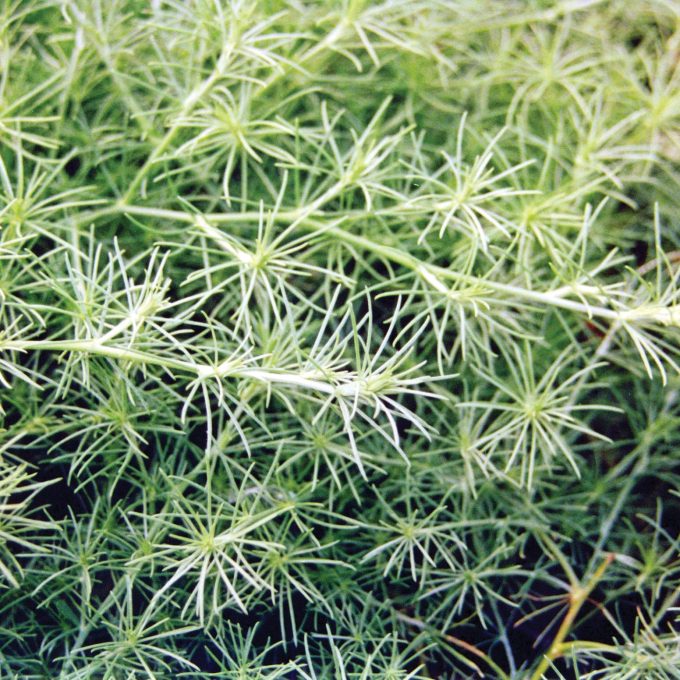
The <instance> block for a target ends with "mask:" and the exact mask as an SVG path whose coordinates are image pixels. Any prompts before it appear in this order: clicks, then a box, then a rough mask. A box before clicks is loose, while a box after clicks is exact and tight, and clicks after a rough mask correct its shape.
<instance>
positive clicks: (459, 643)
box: [395, 610, 510, 680]
mask: <svg viewBox="0 0 680 680" xmlns="http://www.w3.org/2000/svg"><path fill="white" fill-rule="evenodd" d="M395 616H396V617H397V619H398V620H399V621H403V622H404V623H407V624H408V625H409V626H413V627H414V628H418V629H419V630H425V631H427V632H428V633H431V634H433V635H436V636H437V637H440V638H442V640H446V642H449V643H451V644H452V645H454V646H456V647H459V648H461V649H464V650H465V651H467V652H470V654H474V655H475V656H476V657H478V658H480V659H482V660H483V661H484V663H486V664H487V666H489V668H491V669H493V671H494V672H495V673H496V677H498V678H499V679H500V680H510V676H509V675H508V674H507V673H506V672H505V671H504V670H503V669H502V668H501V667H500V666H499V665H498V664H497V663H496V662H495V661H494V660H493V659H492V658H491V657H490V656H489V655H488V654H486V653H485V652H483V651H482V650H481V649H479V647H475V646H474V645H473V644H471V643H469V642H466V641H465V640H461V638H459V637H456V636H455V635H449V634H448V633H442V632H441V631H440V630H438V629H437V628H435V627H434V626H430V625H429V624H427V623H425V621H421V620H420V619H416V618H414V617H412V616H408V615H407V614H404V613H403V612H400V611H398V610H395Z"/></svg>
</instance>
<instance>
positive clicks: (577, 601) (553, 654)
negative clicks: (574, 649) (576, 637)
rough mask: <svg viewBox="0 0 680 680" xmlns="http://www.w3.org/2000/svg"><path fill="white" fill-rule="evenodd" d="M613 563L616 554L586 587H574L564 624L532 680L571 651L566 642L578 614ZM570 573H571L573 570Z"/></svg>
mask: <svg viewBox="0 0 680 680" xmlns="http://www.w3.org/2000/svg"><path fill="white" fill-rule="evenodd" d="M613 561H614V554H613V553H607V555H606V556H605V558H604V560H603V561H602V563H601V564H600V566H599V567H598V568H597V569H596V570H595V573H594V574H593V575H592V576H591V577H590V579H589V580H588V582H587V583H586V584H585V585H584V586H581V585H576V586H572V588H571V590H570V593H569V609H568V610H567V613H566V614H565V616H564V619H563V620H562V623H561V625H560V627H559V630H558V631H557V633H556V635H555V638H554V640H553V642H552V645H551V646H550V649H549V650H548V652H547V654H545V655H544V656H543V658H542V659H541V661H540V663H539V664H538V666H537V667H536V670H535V671H534V672H533V674H532V675H531V680H541V678H542V677H543V674H544V673H545V671H546V670H547V669H548V667H549V666H550V664H551V663H552V662H553V661H555V659H558V658H560V657H561V656H563V655H564V653H565V649H566V650H568V649H569V647H565V646H564V640H565V639H566V637H567V635H569V631H570V630H571V628H572V626H573V624H574V621H575V620H576V617H577V616H578V613H579V611H580V610H581V607H582V606H583V604H584V602H585V601H586V600H587V599H588V597H589V596H590V593H592V591H593V590H594V589H595V587H596V586H597V584H598V583H599V582H600V580H601V579H602V577H603V576H604V573H605V571H606V570H607V567H608V566H609V565H610V564H611V563H612V562H613ZM569 571H571V569H570V570H569Z"/></svg>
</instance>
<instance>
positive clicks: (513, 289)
mask: <svg viewBox="0 0 680 680" xmlns="http://www.w3.org/2000/svg"><path fill="white" fill-rule="evenodd" d="M339 187H341V183H338V184H337V185H333V187H331V188H330V189H329V190H328V191H327V192H325V193H324V194H323V196H321V197H320V198H319V199H317V200H315V201H314V203H313V204H312V205H310V206H306V207H305V208H303V209H301V210H288V211H282V212H280V213H278V214H277V215H276V216H275V217H276V218H277V219H279V220H281V221H283V222H291V223H295V224H297V225H300V226H303V227H305V228H306V229H308V230H310V229H318V228H319V224H320V223H322V221H323V220H322V219H321V216H327V213H323V212H319V208H320V207H321V205H322V204H323V202H326V201H328V200H330V199H331V198H332V197H333V196H335V195H336V194H337V192H338V191H339ZM116 212H123V213H125V212H127V213H130V214H132V215H141V216H146V217H156V218H160V219H173V220H177V221H179V222H184V223H186V224H194V225H196V226H199V227H200V226H204V225H205V224H206V223H213V224H229V223H233V222H254V221H259V220H260V219H261V218H262V215H261V213H260V212H255V211H251V212H244V213H209V214H207V215H205V216H202V218H201V220H200V221H199V219H198V218H197V216H196V215H192V214H190V213H184V212H181V211H178V210H158V209H156V208H147V207H144V206H129V205H123V204H120V205H119V206H117V207H114V208H113V209H106V210H105V211H98V212H97V213H95V214H92V215H90V217H89V219H90V220H91V219H93V217H95V216H96V215H97V214H98V215H102V214H104V215H108V214H115V213H116ZM361 215H362V216H365V215H366V213H364V212H362V213H361ZM350 217H352V215H350ZM215 231H216V230H215V228H214V227H212V230H211V233H214V232H215ZM323 232H324V234H328V235H329V236H331V237H332V238H334V239H336V240H338V241H342V242H344V243H347V244H350V245H353V246H355V247H357V248H360V249H361V250H364V251H368V252H371V253H374V254H376V255H379V256H380V257H383V258H384V259H386V260H390V261H391V262H393V263H395V264H399V265H401V266H403V267H406V268H407V269H410V270H411V271H413V272H415V273H416V274H418V275H419V276H420V278H422V279H423V280H424V281H425V282H426V283H428V284H429V285H430V286H431V287H432V288H434V289H435V290H438V291H439V292H440V293H442V294H443V295H449V294H450V293H451V291H449V289H448V288H447V287H446V285H445V284H444V283H443V281H453V282H456V283H464V284H467V285H469V286H473V287H474V286H478V287H480V288H482V289H487V290H491V291H494V292H497V293H502V294H503V295H505V296H507V297H508V298H510V300H509V301H508V302H507V303H506V304H510V305H512V304H516V301H518V300H523V301H526V302H538V303H541V304H544V305H546V306H548V307H559V308H560V309H568V310H570V311H573V312H578V313H580V314H584V315H585V316H587V317H588V318H592V317H594V316H596V317H600V318H603V319H608V320H610V321H621V320H622V319H623V320H625V319H627V318H630V320H638V321H640V320H645V318H646V317H645V313H644V310H638V309H633V310H626V311H617V310H614V309H610V308H608V307H601V306H597V305H590V304H584V303H583V302H579V301H577V300H572V299H570V298H568V297H566V296H567V295H570V294H575V293H576V292H577V289H576V288H575V287H574V288H572V287H571V286H562V287H561V288H556V289H554V290H551V291H537V290H528V289H526V288H521V287H519V286H515V285H511V284H506V283H500V282H498V281H491V280H489V279H485V278H483V277H479V276H474V275H472V274H464V273H462V272H457V271H454V270H452V269H446V268H444V267H439V266H437V265H434V264H430V263H428V262H423V261H422V260H420V259H418V258H417V257H415V256H413V255H411V254H409V253H407V252H405V251H403V250H400V249H398V248H394V247H392V246H388V245H385V244H382V243H379V242H376V241H373V240H371V239H369V238H366V237H365V236H360V235H358V234H353V233H351V232H348V231H346V230H345V229H342V228H340V227H337V226H330V227H329V226H324V228H323ZM578 292H580V293H581V294H586V293H591V294H599V293H600V291H599V289H597V288H596V287H592V286H589V287H580V288H579V289H578ZM498 302H499V303H502V302H505V301H503V300H499V301H498ZM649 311H650V314H648V316H650V317H651V320H653V321H655V320H658V319H657V317H658V316H659V310H658V309H656V308H654V309H651V308H650V310H649Z"/></svg>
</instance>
